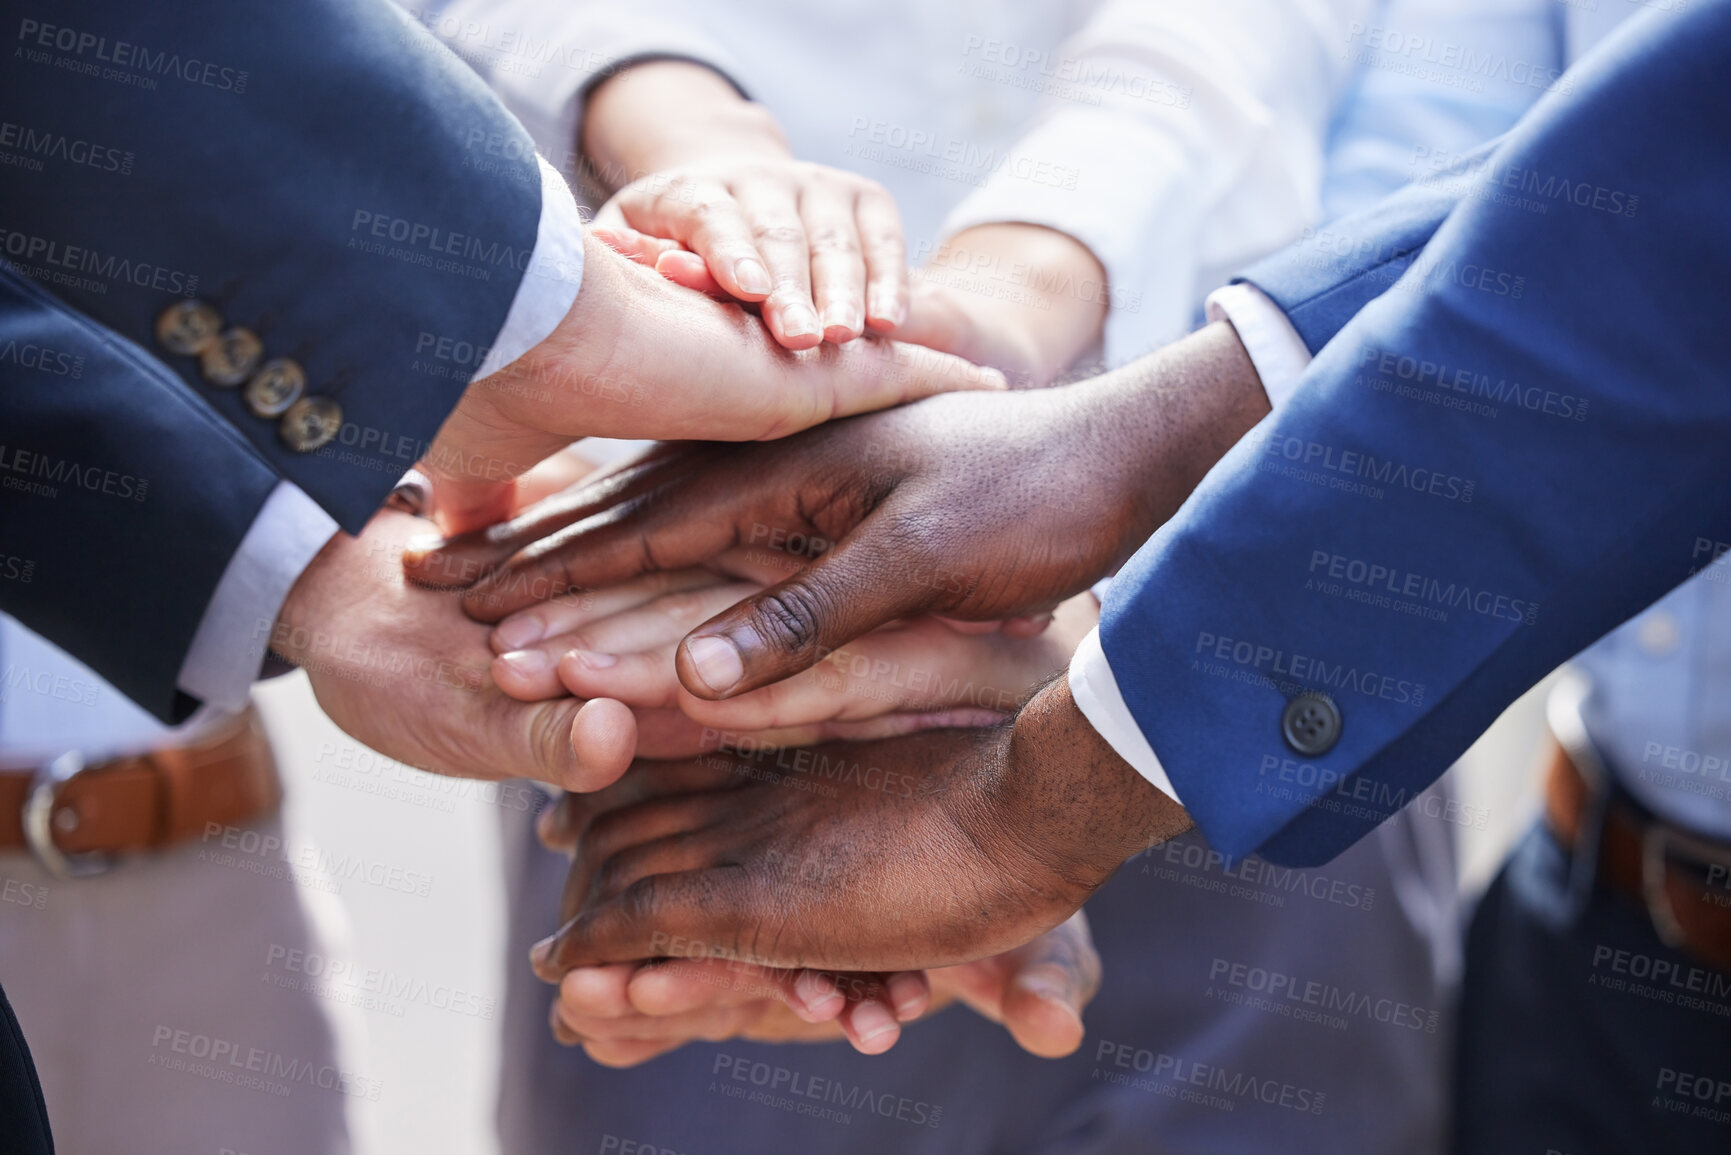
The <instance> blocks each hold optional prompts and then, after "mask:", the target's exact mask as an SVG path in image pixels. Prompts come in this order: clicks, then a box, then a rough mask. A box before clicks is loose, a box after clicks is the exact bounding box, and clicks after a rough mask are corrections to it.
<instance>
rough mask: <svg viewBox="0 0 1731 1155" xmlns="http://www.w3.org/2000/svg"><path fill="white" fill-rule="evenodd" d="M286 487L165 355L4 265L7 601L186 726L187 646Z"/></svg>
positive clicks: (0, 393) (0, 359)
mask: <svg viewBox="0 0 1731 1155" xmlns="http://www.w3.org/2000/svg"><path fill="white" fill-rule="evenodd" d="M278 480H279V479H278V478H277V476H276V474H274V473H273V472H272V471H271V469H270V467H269V466H267V465H266V464H265V463H264V461H263V459H261V458H260V457H259V455H258V454H257V453H256V452H255V451H254V450H253V448H252V446H250V445H249V444H247V442H246V439H245V438H243V437H242V436H241V435H240V433H239V432H238V431H236V430H235V428H234V427H233V426H232V425H230V424H229V423H228V422H227V421H224V420H223V419H222V418H221V417H219V416H217V414H216V412H215V411H214V410H212V409H211V407H210V406H209V405H206V404H205V403H204V402H203V401H202V400H200V399H199V397H198V396H197V395H196V394H194V393H193V392H192V390H191V389H189V388H188V387H187V386H186V384H185V382H183V381H181V380H180V379H179V378H178V377H176V376H175V375H174V374H173V373H171V372H170V371H169V370H168V369H167V367H166V366H164V365H163V364H162V363H161V362H160V361H157V360H156V359H155V358H153V357H151V356H150V355H149V354H148V353H146V352H145V351H144V350H142V349H140V348H139V347H138V346H136V345H134V344H133V343H132V342H130V341H128V340H126V339H125V338H124V337H120V336H118V335H116V334H115V333H114V332H113V331H112V330H109V329H106V328H104V327H102V326H100V325H97V324H95V323H93V322H92V321H90V320H89V319H88V318H85V317H82V316H80V315H78V314H77V313H75V312H73V311H72V310H71V309H69V308H68V307H67V306H66V305H65V304H64V303H63V302H61V301H60V300H58V299H56V298H54V297H52V296H50V295H49V294H48V293H46V292H44V291H43V290H41V289H40V288H38V287H36V286H35V285H32V284H31V283H29V282H28V281H25V280H23V279H22V278H20V277H19V276H17V275H16V274H15V273H14V272H13V271H12V270H10V269H8V268H5V267H4V266H0V525H4V526H5V527H6V535H5V552H6V554H7V555H8V562H9V564H8V565H7V566H6V568H5V570H4V571H3V572H0V609H4V610H5V611H6V612H7V613H9V614H11V615H13V616H14V617H16V618H18V619H19V620H20V621H22V622H23V623H24V624H25V625H28V626H30V627H31V628H32V629H34V630H36V631H37V632H38V633H40V634H43V635H44V636H46V637H48V638H51V639H52V640H53V641H54V642H55V643H56V644H57V645H59V646H60V647H61V648H63V649H66V650H68V651H70V652H72V653H75V654H77V655H78V656H79V657H80V658H81V659H82V660H83V661H85V662H86V663H87V664H89V665H90V666H91V667H92V668H94V669H95V670H96V671H97V672H98V673H100V674H101V675H102V676H103V677H105V678H107V679H108V680H109V681H110V682H112V683H113V684H114V685H115V687H116V688H118V689H119V690H121V691H122V692H123V693H125V694H126V695H127V696H128V697H130V698H132V699H134V700H135V701H137V702H138V703H139V704H140V705H142V706H144V707H145V708H146V709H148V710H149V711H150V712H151V713H152V714H154V715H155V716H156V717H158V718H161V719H162V720H163V721H166V722H179V721H182V720H184V719H185V717H186V716H187V715H188V714H189V713H190V712H191V711H192V709H193V708H194V707H195V706H196V705H197V703H196V702H194V701H193V700H192V699H191V698H188V697H187V696H186V695H184V694H181V693H179V692H178V691H177V690H176V689H175V679H176V678H177V677H178V675H179V673H180V667H181V664H182V662H183V661H184V660H185V656H186V650H187V647H188V646H189V645H190V644H191V641H192V637H193V634H194V633H195V632H196V631H197V629H198V623H199V620H200V618H202V617H203V615H204V608H205V603H206V602H207V601H208V600H209V598H210V592H211V590H212V589H214V588H215V586H216V584H217V581H218V580H219V579H220V578H221V576H222V572H223V568H224V566H226V565H227V564H228V559H229V555H230V554H232V553H233V552H234V550H235V548H236V547H237V546H238V545H239V544H240V540H241V538H243V537H244V536H246V531H247V528H248V527H249V526H250V525H251V524H252V520H253V518H254V517H255V516H256V515H257V513H258V510H259V507H260V506H261V505H263V504H264V500H265V498H266V497H268V496H269V495H270V492H271V490H272V489H274V488H275V487H276V485H277V483H278Z"/></svg>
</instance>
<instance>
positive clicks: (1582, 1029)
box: [1454, 825, 1731, 1155]
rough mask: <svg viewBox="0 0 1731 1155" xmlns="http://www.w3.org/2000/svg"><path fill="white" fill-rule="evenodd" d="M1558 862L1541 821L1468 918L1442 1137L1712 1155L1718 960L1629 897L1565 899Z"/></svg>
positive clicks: (1531, 1147)
mask: <svg viewBox="0 0 1731 1155" xmlns="http://www.w3.org/2000/svg"><path fill="white" fill-rule="evenodd" d="M1569 866H1570V858H1569V855H1568V854H1567V853H1566V852H1565V851H1564V849H1563V848H1562V847H1561V846H1560V845H1559V844H1558V842H1557V840H1556V838H1555V837H1554V836H1553V835H1552V834H1551V833H1550V832H1549V830H1548V829H1546V828H1544V827H1543V826H1542V825H1541V826H1540V827H1538V828H1536V829H1534V830H1533V831H1531V832H1529V833H1528V835H1527V836H1526V838H1525V840H1524V841H1523V842H1522V843H1521V844H1520V846H1519V847H1518V848H1517V850H1516V851H1515V853H1514V854H1513V855H1512V856H1511V857H1510V859H1509V862H1508V863H1507V864H1506V865H1505V866H1504V868H1503V871H1502V873H1501V874H1500V875H1499V876H1498V878H1497V880H1496V882H1495V883H1494V884H1493V885H1492V886H1491V889H1490V891H1489V892H1488V893H1487V894H1486V896H1485V898H1484V901H1483V902H1482V903H1481V904H1480V906H1479V908H1478V911H1477V912H1476V914H1475V915H1474V916H1473V921H1472V928H1471V931H1470V932H1469V935H1468V939H1467V973H1466V981H1465V986H1464V991H1463V994H1462V1005H1461V1019H1460V1027H1459V1031H1460V1034H1459V1050H1458V1052H1457V1061H1456V1100H1455V1140H1454V1142H1455V1150H1456V1151H1457V1153H1459V1155H1515V1153H1516V1152H1519V1153H1521V1155H1547V1153H1551V1152H1555V1153H1559V1155H1590V1153H1592V1155H1597V1153H1603V1155H1629V1153H1633V1152H1639V1153H1640V1155H1661V1153H1677V1155H1683V1153H1685V1152H1687V1153H1689V1155H1695V1153H1701V1155H1706V1153H1708V1152H1713V1153H1716V1155H1725V1153H1726V1152H1728V1151H1731V972H1726V971H1721V970H1715V969H1714V968H1712V967H1709V966H1706V965H1705V964H1703V963H1701V962H1698V961H1696V960H1694V959H1692V958H1690V957H1689V956H1687V955H1684V954H1682V953H1680V952H1678V951H1675V950H1673V949H1671V948H1670V947H1667V946H1666V945H1665V944H1664V943H1663V942H1662V941H1661V940H1660V938H1659V936H1658V933H1657V932H1656V931H1655V930H1654V929H1653V926H1652V923H1651V921H1650V920H1649V919H1648V917H1647V913H1646V911H1645V909H1644V908H1643V907H1642V906H1641V905H1640V904H1639V903H1637V902H1635V901H1634V900H1633V899H1631V898H1629V897H1626V896H1623V895H1621V894H1616V893H1610V892H1607V891H1606V890H1605V889H1604V888H1603V887H1595V888H1594V889H1593V891H1592V892H1591V894H1590V896H1589V897H1588V898H1587V899H1586V901H1585V902H1584V903H1583V902H1575V903H1571V902H1570V901H1569V899H1568V887H1567V879H1568V877H1569ZM1577 908H1578V909H1577Z"/></svg>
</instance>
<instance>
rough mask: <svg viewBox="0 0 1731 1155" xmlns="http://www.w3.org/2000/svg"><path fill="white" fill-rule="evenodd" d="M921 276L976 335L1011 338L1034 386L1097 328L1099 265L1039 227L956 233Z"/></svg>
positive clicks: (1101, 287)
mask: <svg viewBox="0 0 1731 1155" xmlns="http://www.w3.org/2000/svg"><path fill="white" fill-rule="evenodd" d="M921 275H922V277H923V278H924V280H925V281H926V282H927V283H928V284H931V285H934V286H939V287H941V288H942V289H943V290H944V291H945V292H946V293H947V294H948V295H949V296H950V297H951V298H952V299H953V300H954V301H955V302H956V304H957V306H958V307H959V308H960V309H961V310H963V311H964V312H965V313H966V314H967V315H968V317H969V320H970V322H971V328H972V329H973V330H975V331H976V332H981V333H986V334H990V333H1002V334H1007V335H1013V337H1014V338H1015V340H1016V341H1017V343H1018V344H1019V345H1020V346H1021V347H1022V351H1023V355H1024V357H1025V358H1026V359H1027V362H1028V364H1027V365H1026V369H1027V371H1028V372H1029V373H1031V374H1032V376H1033V377H1034V379H1035V381H1036V383H1039V384H1044V383H1045V382H1048V381H1051V380H1052V379H1054V378H1055V377H1057V376H1058V375H1059V374H1060V373H1061V372H1062V371H1063V370H1064V369H1066V368H1067V367H1068V366H1069V365H1070V364H1071V363H1072V362H1073V361H1075V359H1076V358H1077V357H1078V356H1080V355H1081V354H1082V353H1083V352H1084V351H1085V350H1086V349H1087V348H1088V346H1089V345H1091V344H1093V343H1094V342H1095V341H1096V340H1098V338H1099V336H1100V333H1101V330H1102V329H1103V327H1104V325H1105V321H1106V305H1107V297H1108V294H1107V289H1106V270H1105V268H1104V266H1102V265H1101V263H1100V261H1099V259H1098V258H1096V257H1095V256H1094V253H1093V252H1092V250H1090V249H1089V248H1088V247H1087V246H1086V245H1084V244H1083V243H1082V242H1081V241H1079V240H1077V239H1076V238H1074V237H1072V236H1070V235H1069V234H1068V233H1063V232H1059V231H1058V230H1056V229H1051V228H1047V227H1046V226H1044V225H1034V224H1024V223H1019V222H1001V223H994V224H989V225H976V226H974V227H972V228H968V229H963V230H962V231H961V232H959V233H957V234H956V235H955V236H953V237H950V238H949V239H948V240H946V241H945V242H944V243H943V244H942V245H941V246H939V248H938V249H937V251H936V252H934V253H933V254H932V256H931V259H930V260H928V261H927V262H926V263H925V265H924V266H923V268H922V269H921Z"/></svg>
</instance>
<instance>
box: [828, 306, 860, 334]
mask: <svg viewBox="0 0 1731 1155" xmlns="http://www.w3.org/2000/svg"><path fill="white" fill-rule="evenodd" d="M859 327H860V319H859V317H858V316H857V315H856V314H855V313H854V311H853V310H852V309H850V308H848V307H847V306H846V305H831V306H830V307H829V308H827V309H825V310H824V311H823V328H824V332H826V333H827V332H829V330H831V329H846V330H847V331H848V332H850V333H851V332H853V331H854V330H855V329H858V328H859Z"/></svg>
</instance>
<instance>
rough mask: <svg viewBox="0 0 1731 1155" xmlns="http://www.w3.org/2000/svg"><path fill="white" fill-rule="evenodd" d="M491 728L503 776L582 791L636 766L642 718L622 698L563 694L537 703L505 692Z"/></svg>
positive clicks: (493, 749) (495, 761)
mask: <svg viewBox="0 0 1731 1155" xmlns="http://www.w3.org/2000/svg"><path fill="white" fill-rule="evenodd" d="M494 705H495V709H496V710H497V711H498V712H499V714H498V715H496V716H495V721H496V724H495V725H494V726H492V727H490V729H491V731H492V734H491V736H490V740H488V745H489V746H490V747H491V759H490V760H491V761H492V762H493V767H494V768H495V769H497V770H499V771H501V774H500V775H499V776H500V777H508V778H533V779H535V780H536V781H539V782H546V783H548V784H550V785H553V786H558V787H561V788H563V789H565V790H570V791H576V792H579V793H583V792H588V791H592V790H600V789H601V788H603V787H605V786H609V785H611V784H612V783H613V782H615V781H617V780H618V779H619V778H620V777H621V776H622V775H623V774H624V773H625V771H626V770H628V769H630V767H631V759H632V757H633V756H634V755H635V753H636V745H637V720H636V719H635V718H634V717H632V714H631V710H630V709H629V708H628V707H626V706H625V705H624V704H623V703H621V702H615V701H612V700H611V699H608V698H596V699H593V700H592V701H588V702H579V701H578V700H576V699H574V698H559V699H556V700H554V701H551V702H535V703H533V704H529V703H523V702H516V701H512V700H511V699H509V698H506V697H504V696H503V695H500V696H499V698H498V700H497V701H496V702H495V704H494Z"/></svg>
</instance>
